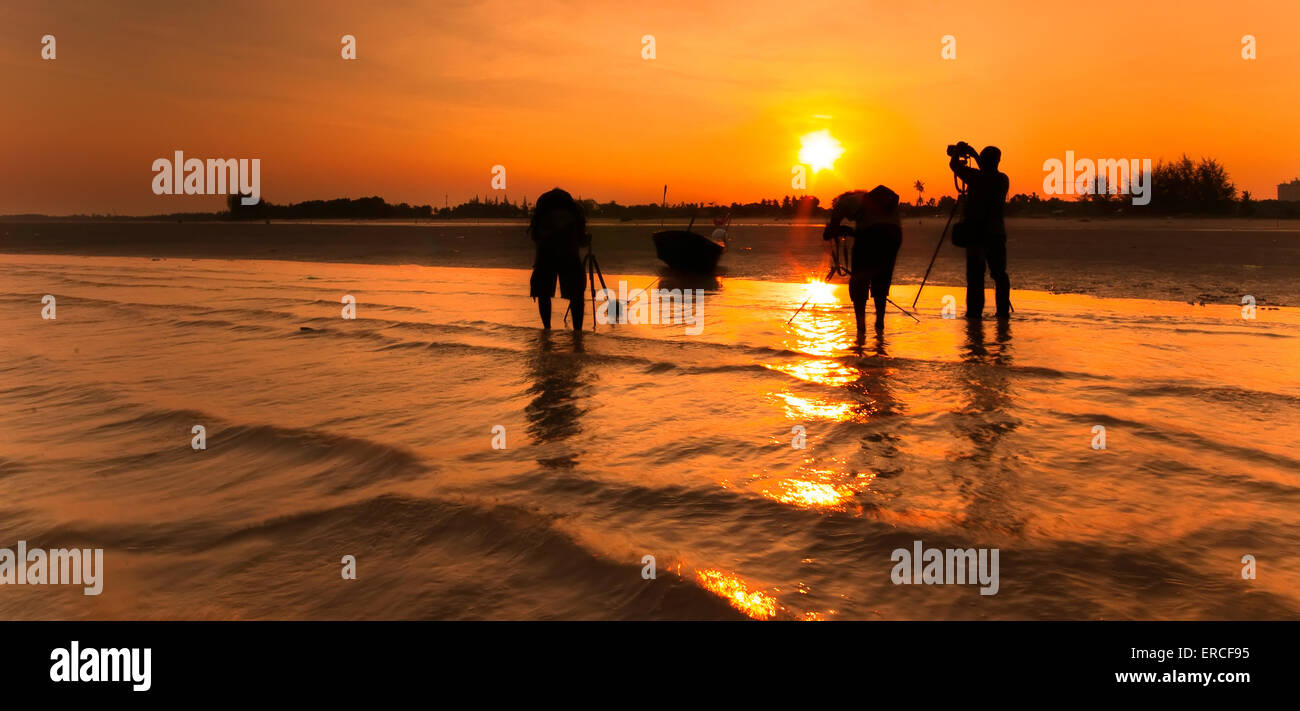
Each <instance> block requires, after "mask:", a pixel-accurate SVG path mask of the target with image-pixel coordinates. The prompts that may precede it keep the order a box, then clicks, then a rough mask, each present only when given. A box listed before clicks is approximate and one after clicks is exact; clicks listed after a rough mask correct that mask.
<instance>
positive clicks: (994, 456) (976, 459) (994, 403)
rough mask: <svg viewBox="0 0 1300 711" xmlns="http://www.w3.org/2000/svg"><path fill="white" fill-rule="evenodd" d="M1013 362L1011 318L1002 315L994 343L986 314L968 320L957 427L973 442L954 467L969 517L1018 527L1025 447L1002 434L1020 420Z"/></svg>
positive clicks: (988, 523) (1005, 527) (1021, 520)
mask: <svg viewBox="0 0 1300 711" xmlns="http://www.w3.org/2000/svg"><path fill="white" fill-rule="evenodd" d="M1011 364H1012V355H1011V324H1010V322H1009V321H1008V320H1006V319H1000V320H999V322H998V324H997V331H996V340H995V341H994V343H992V344H989V343H986V341H985V333H984V322H983V321H982V320H979V319H971V320H968V321H967V322H966V344H965V347H964V348H963V353H962V362H961V366H960V372H959V379H960V382H961V385H962V386H963V389H964V390H965V398H964V401H963V402H962V404H961V409H960V410H959V412H958V418H957V422H958V425H957V427H958V429H959V430H960V431H961V433H962V434H963V435H964V436H965V437H966V438H968V439H969V440H970V441H971V444H972V445H974V446H973V448H972V450H971V451H970V452H969V453H967V454H964V455H961V456H959V457H957V458H956V461H955V462H954V464H955V465H956V469H955V470H954V473H955V475H956V476H957V477H958V478H959V479H960V480H961V481H960V484H959V488H960V490H961V491H962V493H963V494H964V495H965V497H966V498H967V501H968V504H967V508H966V519H967V522H968V523H972V524H982V525H983V526H985V527H989V528H997V529H1003V530H1008V531H1017V530H1019V529H1020V528H1021V527H1022V526H1023V525H1024V517H1023V515H1021V513H1019V510H1018V508H1017V506H1016V504H1017V501H1016V498H1017V496H1016V493H1017V491H1018V490H1019V488H1020V487H1019V484H1018V477H1019V472H1020V471H1021V470H1022V469H1023V468H1024V466H1025V465H1024V464H1023V463H1022V461H1021V460H1022V459H1024V456H1025V453H1023V452H1021V451H1019V450H1017V449H1016V448H1015V447H1004V446H1002V445H1003V440H1004V438H1006V437H1007V436H1008V435H1009V434H1011V433H1013V432H1015V430H1016V429H1017V428H1018V427H1019V426H1020V420H1019V418H1017V417H1016V416H1015V415H1014V414H1013V410H1014V405H1015V402H1014V400H1013V398H1012V392H1011V382H1010V381H1011V378H1010V373H1011V371H1010V370H1009V366H1011Z"/></svg>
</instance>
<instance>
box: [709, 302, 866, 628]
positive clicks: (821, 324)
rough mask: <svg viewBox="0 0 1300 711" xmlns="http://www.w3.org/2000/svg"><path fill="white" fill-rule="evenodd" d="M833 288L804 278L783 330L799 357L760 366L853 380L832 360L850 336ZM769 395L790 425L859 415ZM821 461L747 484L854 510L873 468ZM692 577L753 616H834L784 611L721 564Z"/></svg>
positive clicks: (825, 507)
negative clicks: (858, 469)
mask: <svg viewBox="0 0 1300 711" xmlns="http://www.w3.org/2000/svg"><path fill="white" fill-rule="evenodd" d="M841 289H843V287H842V286H839V285H836V284H830V283H825V282H821V281H818V280H812V281H810V282H809V283H808V284H807V286H806V288H805V290H804V293H803V294H802V295H801V296H802V299H801V302H802V300H803V299H806V300H807V301H806V303H805V304H804V308H803V310H802V311H801V312H800V313H799V314H798V316H797V317H796V318H794V319H793V321H791V322H790V323H789V324H788V325H787V326H786V331H787V334H788V335H787V337H786V339H785V341H784V344H783V345H784V346H785V347H786V348H787V349H788V350H790V351H793V352H795V353H798V354H801V355H804V356H805V357H802V358H800V359H798V360H795V361H794V362H774V363H764V364H763V366H764V367H766V368H770V369H772V370H775V371H779V372H782V373H785V374H787V375H790V376H792V377H795V378H798V379H799V380H802V381H804V382H807V383H813V384H817V385H825V386H830V387H840V386H844V385H847V384H849V383H853V382H856V381H857V380H858V379H859V378H860V377H861V376H862V373H861V372H860V371H859V370H858V369H857V368H855V367H851V366H849V365H846V364H845V363H843V362H841V361H840V360H839V359H838V357H839V356H842V355H844V354H845V353H846V352H848V351H849V349H851V348H852V347H853V345H854V343H853V341H852V339H851V333H852V331H851V329H852V327H853V322H852V320H851V319H852V316H849V317H848V319H846V318H844V315H845V314H844V311H843V308H842V306H843V301H842V300H841V299H840V296H839V292H840V290H841ZM769 395H770V397H772V398H773V399H774V400H777V401H779V402H781V403H783V405H784V411H785V416H786V417H787V418H788V419H789V420H790V421H792V422H796V423H802V422H805V421H809V420H823V421H831V422H842V421H848V420H852V419H855V418H856V417H860V413H856V412H855V408H854V403H852V402H848V401H837V400H835V399H831V398H823V397H815V396H808V395H804V394H797V393H794V392H790V391H783V392H773V393H770V394H769ZM859 409H860V408H859ZM829 463H830V464H833V465H834V466H833V467H828V466H827V462H823V463H822V464H820V465H818V464H816V462H815V460H813V459H808V460H805V462H804V463H803V464H802V465H800V467H799V468H798V470H797V471H796V472H794V473H793V474H792V475H790V476H784V477H777V478H769V479H759V480H758V481H755V482H754V483H753V490H754V491H756V492H757V493H759V494H760V495H762V496H764V497H766V498H768V499H771V500H773V501H776V502H779V503H781V504H784V505H787V506H792V507H795V508H800V509H813V510H820V511H825V512H834V513H852V514H855V515H860V514H861V511H862V509H861V506H859V505H857V504H856V503H855V500H856V497H857V496H858V495H859V494H861V493H863V492H865V491H867V490H868V489H869V488H870V486H871V484H872V482H874V481H875V478H876V474H875V473H859V474H854V473H851V472H848V471H846V469H845V468H844V464H845V463H844V462H842V461H838V460H835V461H832V462H829ZM696 580H697V582H698V583H699V584H700V586H702V587H703V588H705V589H706V590H708V591H710V592H712V593H714V594H715V595H718V596H719V597H721V598H723V599H725V600H727V602H728V603H729V604H730V605H731V606H732V607H734V608H736V609H737V610H740V611H741V612H743V613H745V614H746V615H748V616H749V617H752V618H754V619H758V620H768V619H772V618H774V617H777V616H785V617H793V618H795V619H799V620H807V621H817V620H824V619H826V617H827V615H834V614H836V612H835V611H834V610H827V611H825V612H818V611H806V612H803V613H799V614H794V613H790V612H789V611H788V610H787V609H786V608H785V607H784V606H783V605H781V604H780V602H779V601H778V599H777V598H776V597H775V596H773V595H771V594H769V593H767V592H763V591H761V590H755V589H751V586H750V585H749V584H747V583H746V582H745V581H744V580H743V579H742V578H740V577H739V576H737V575H734V574H728V573H725V572H723V571H721V570H716V569H707V570H700V571H697V572H696ZM777 592H779V591H777ZM799 592H800V593H807V588H806V587H805V586H802V585H801V586H800V589H799Z"/></svg>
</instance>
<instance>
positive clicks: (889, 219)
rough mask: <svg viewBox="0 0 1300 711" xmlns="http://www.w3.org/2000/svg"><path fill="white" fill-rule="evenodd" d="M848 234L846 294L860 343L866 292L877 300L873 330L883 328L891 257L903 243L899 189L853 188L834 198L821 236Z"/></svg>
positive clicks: (882, 187)
mask: <svg viewBox="0 0 1300 711" xmlns="http://www.w3.org/2000/svg"><path fill="white" fill-rule="evenodd" d="M844 220H853V223H854V227H853V228H852V229H849V228H848V227H847V226H841V224H840V223H841V222H843V221H844ZM849 234H851V235H852V236H853V251H852V259H851V272H852V274H851V275H850V277H849V298H850V299H851V300H852V301H853V314H854V316H855V317H856V318H857V324H858V342H859V343H861V342H862V339H863V338H864V337H865V336H866V310H867V297H868V296H870V297H871V298H872V300H874V301H875V304H876V331H878V332H879V331H883V330H884V328H885V305H886V303H887V299H888V298H889V287H890V284H891V283H892V282H893V280H894V261H895V260H896V259H897V258H898V248H899V247H900V246H901V245H902V244H903V228H902V226H901V224H900V223H899V219H898V193H895V192H894V191H893V190H890V189H889V188H887V187H885V186H883V185H877V186H876V187H875V188H873V189H872V190H871V192H863V191H861V190H854V191H852V192H847V193H844V194H843V195H840V196H839V197H837V198H835V201H834V202H833V203H832V204H831V216H830V220H829V221H827V223H826V229H825V230H823V231H822V239H825V240H837V239H839V238H841V237H844V236H847V235H849ZM834 247H835V245H834V244H832V248H834Z"/></svg>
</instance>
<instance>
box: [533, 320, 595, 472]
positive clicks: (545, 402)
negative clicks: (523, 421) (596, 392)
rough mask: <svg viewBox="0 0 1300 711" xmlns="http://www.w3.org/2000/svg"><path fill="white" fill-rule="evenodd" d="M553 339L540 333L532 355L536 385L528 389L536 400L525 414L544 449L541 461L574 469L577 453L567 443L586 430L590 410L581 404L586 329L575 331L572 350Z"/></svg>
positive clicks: (552, 465) (535, 438) (536, 442)
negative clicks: (584, 419) (585, 423)
mask: <svg viewBox="0 0 1300 711" xmlns="http://www.w3.org/2000/svg"><path fill="white" fill-rule="evenodd" d="M552 338H553V336H552V334H551V332H549V331H542V332H540V333H539V334H538V337H537V344H536V346H535V348H534V351H533V354H532V356H531V357H530V358H529V366H528V372H529V378H530V379H531V380H532V385H531V386H530V387H529V388H528V392H529V393H530V394H531V395H532V396H533V399H532V400H531V401H530V402H529V403H528V404H527V405H525V406H524V416H525V417H526V418H527V419H528V434H529V436H530V437H532V438H533V442H534V443H535V444H536V445H537V446H538V447H540V448H541V451H540V453H539V454H540V455H541V456H539V458H538V459H537V463H538V464H541V465H543V466H548V467H560V468H565V469H570V468H573V467H574V466H576V465H577V463H578V461H577V453H576V452H574V451H572V449H571V448H568V447H564V446H563V443H564V442H566V441H567V440H570V439H572V438H574V437H576V436H577V435H579V434H581V433H582V419H581V418H582V415H583V414H585V413H586V410H585V409H583V408H582V407H580V406H579V395H580V391H581V389H582V388H583V387H584V383H583V382H582V365H583V362H584V360H585V358H584V356H583V347H582V332H581V331H575V332H574V333H573V335H572V341H573V348H572V350H569V349H567V348H564V347H563V346H559V347H557V346H556V345H555V344H554V343H553V341H552ZM562 340H568V338H564V339H562Z"/></svg>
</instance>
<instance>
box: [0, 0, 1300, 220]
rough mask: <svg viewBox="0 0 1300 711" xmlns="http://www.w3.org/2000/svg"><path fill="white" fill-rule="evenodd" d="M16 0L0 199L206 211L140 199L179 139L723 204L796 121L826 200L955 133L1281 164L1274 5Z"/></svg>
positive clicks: (243, 151) (1290, 130) (1020, 160)
mask: <svg viewBox="0 0 1300 711" xmlns="http://www.w3.org/2000/svg"><path fill="white" fill-rule="evenodd" d="M19 5H20V3H12V2H10V3H4V4H3V6H0V102H3V103H2V104H0V106H2V107H3V108H0V131H2V132H3V136H4V140H3V141H0V166H2V169H0V214H11V213H25V212H40V213H48V214H67V213H90V212H116V213H121V214H154V213H161V212H174V211H183V210H216V209H220V208H221V206H222V204H223V201H222V199H221V198H217V197H210V196H203V197H198V196H194V197H183V196H156V195H154V194H153V193H152V191H151V189H150V186H151V180H152V178H153V172H152V170H151V167H150V166H151V164H152V163H153V161H154V159H156V158H162V157H167V158H170V157H171V155H172V151H174V150H177V149H179V150H184V151H185V153H186V155H187V157H197V158H216V157H234V158H260V159H261V161H262V175H261V181H262V195H263V197H264V198H265V199H267V200H270V201H272V202H278V203H283V202H290V201H298V200H305V199H313V198H330V197H342V196H349V197H360V196H364V195H372V194H378V195H381V196H383V197H385V198H386V199H388V200H389V201H390V202H402V201H405V202H410V203H433V204H436V205H441V204H442V202H443V195H444V194H450V199H451V201H452V203H453V204H454V203H455V202H457V201H460V200H463V199H466V198H468V197H470V196H472V195H474V194H476V193H477V194H481V195H486V194H488V193H489V190H490V180H491V174H490V171H491V167H492V166H493V165H495V164H502V165H504V166H505V167H506V170H507V181H508V183H507V184H508V190H507V191H506V194H507V195H509V196H510V197H511V198H512V199H515V200H517V199H518V198H520V197H522V196H524V195H525V194H526V195H528V196H529V198H530V200H531V199H533V198H535V197H536V196H537V195H538V194H539V193H540V192H542V191H543V190H545V189H547V188H549V187H551V186H553V185H560V186H563V187H565V188H567V189H569V190H571V191H572V192H574V193H576V194H581V195H583V196H586V197H596V198H598V199H601V200H609V199H616V200H618V201H619V202H623V203H629V202H654V201H657V200H658V199H659V196H660V191H661V189H662V186H663V185H664V184H665V183H667V184H668V185H669V186H670V188H669V199H670V200H672V201H676V200H703V201H709V200H716V201H718V202H730V201H732V200H739V201H750V200H757V199H759V198H761V197H773V196H779V195H785V194H790V193H793V192H794V191H793V190H792V189H791V187H790V169H791V166H792V165H794V163H795V162H796V154H797V152H798V148H799V136H800V135H801V134H803V133H806V132H809V131H812V130H817V129H822V128H826V129H829V130H830V131H831V133H832V134H833V135H835V136H836V137H837V138H838V139H839V140H840V141H841V142H842V143H843V144H844V146H845V148H846V153H845V154H844V156H843V157H842V158H841V159H840V160H839V161H838V162H837V163H836V166H835V169H834V170H833V171H832V172H823V173H820V174H818V175H816V176H815V177H814V178H813V180H812V181H811V183H810V185H809V191H810V192H811V193H813V194H816V195H819V196H821V197H822V198H823V199H828V198H829V197H832V196H833V195H834V194H835V193H837V192H839V191H841V190H844V189H848V188H855V187H861V188H870V187H872V186H874V185H876V184H877V183H884V184H887V185H890V186H891V187H894V188H895V190H897V191H898V192H899V193H901V194H902V195H903V196H904V199H910V196H912V195H913V191H912V190H911V184H912V182H913V181H914V180H916V179H918V178H919V179H921V180H924V181H925V182H926V183H927V185H928V190H927V195H928V196H929V195H938V194H942V193H944V192H951V190H952V181H951V178H950V173H949V172H948V170H947V166H946V158H945V156H944V154H943V149H944V146H945V145H946V144H948V143H950V142H953V141H956V140H962V139H964V140H967V141H970V142H971V143H973V144H975V145H977V146H982V145H985V144H988V143H994V144H997V145H999V146H1001V147H1002V149H1003V154H1004V159H1003V170H1004V171H1005V172H1007V173H1008V174H1009V175H1010V177H1011V183H1012V185H1011V188H1012V191H1013V192H1033V191H1038V192H1039V193H1040V194H1041V193H1042V180H1043V176H1044V172H1043V169H1042V164H1043V161H1044V160H1045V159H1047V158H1052V157H1056V158H1062V159H1063V158H1064V155H1065V151H1066V150H1073V151H1075V153H1076V154H1077V155H1078V156H1079V157H1092V158H1152V159H1157V158H1161V157H1166V158H1168V157H1174V156H1177V155H1179V154H1181V153H1182V152H1184V151H1186V152H1188V153H1189V154H1191V155H1193V156H1200V155H1209V156H1214V157H1217V158H1219V159H1220V160H1221V161H1223V162H1224V163H1225V164H1226V166H1227V167H1228V170H1229V172H1230V173H1231V175H1232V177H1233V179H1234V180H1235V181H1236V183H1237V185H1238V187H1239V188H1244V189H1247V190H1250V191H1251V192H1253V193H1254V194H1255V195H1256V196H1257V197H1260V198H1272V197H1275V196H1276V194H1275V185H1276V184H1277V183H1278V182H1281V181H1284V180H1289V179H1291V178H1292V177H1296V176H1297V175H1300V131H1297V126H1300V91H1298V90H1297V87H1300V2H1296V1H1295V0H1268V1H1259V0H1238V1H1237V2H1231V3H1225V2H1221V1H1215V2H1209V1H1201V0H1153V1H1147V2H1141V3H1133V2H1119V1H1109V0H1101V1H1095V2H1084V3H1063V2H1042V1H1037V0H1024V1H1021V0H1004V1H1002V2H947V1H937V2H914V3H911V4H908V3H902V2H865V1H864V0H857V1H856V2H836V3H830V2H819V1H817V0H808V1H806V2H799V3H776V2H763V1H752V2H725V3H724V2H709V1H708V0H690V1H689V2H687V1H684V0H667V1H664V2H656V3H645V2H592V3H565V2H558V1H556V0H547V1H546V2H539V3H523V2H509V1H493V0H488V1H486V2H481V1H473V2H414V1H412V2H404V3H383V4H382V5H384V6H385V7H380V5H381V4H380V3H366V2H355V1H350V2H343V1H340V0H327V1H317V2H301V3H297V2H295V3H287V2H274V1H272V0H268V1H266V2H227V3H215V2H195V3H188V2H186V3H177V2H174V1H168V2H152V1H143V0H136V1H132V0H125V1H124V2H121V3H85V4H82V3H70V2H68V3H62V2H33V3H26V2H24V3H21V6H19ZM991 8H996V9H991ZM47 33H48V34H53V35H54V36H55V37H56V38H57V39H56V41H57V50H58V56H57V59H55V60H53V61H43V60H42V59H41V58H40V49H41V45H40V38H41V36H42V35H44V34H47ZM344 34H352V35H355V36H356V38H357V49H358V59H357V60H355V61H345V60H343V59H342V58H341V57H340V55H339V50H340V48H341V45H340V38H341V37H342V35H344ZM645 34H653V35H655V37H656V42H657V55H658V56H657V58H656V59H654V60H649V61H647V60H643V59H642V58H641V48H642V45H641V37H642V36H643V35H645ZM1245 34H1253V35H1255V36H1256V37H1257V38H1258V53H1259V58H1258V59H1257V60H1255V61H1246V60H1243V59H1242V58H1241V54H1240V49H1241V37H1242V35H1245ZM944 35H953V36H955V37H956V40H957V59H955V60H951V61H949V60H943V59H941V57H940V49H941V44H940V40H941V37H942V36H944ZM819 116H821V117H829V118H817V117H819Z"/></svg>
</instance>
